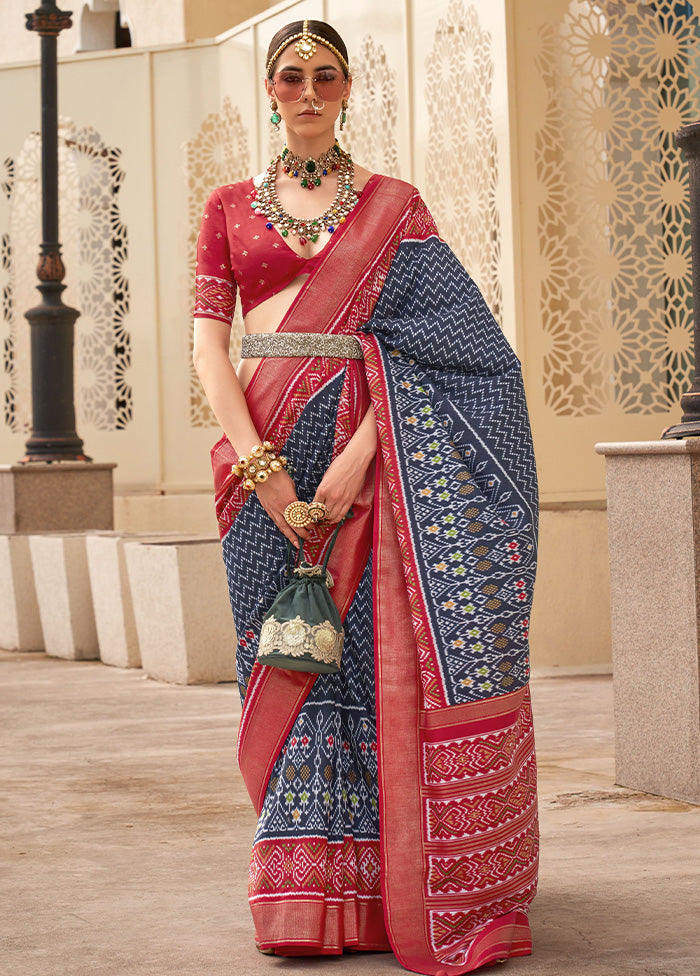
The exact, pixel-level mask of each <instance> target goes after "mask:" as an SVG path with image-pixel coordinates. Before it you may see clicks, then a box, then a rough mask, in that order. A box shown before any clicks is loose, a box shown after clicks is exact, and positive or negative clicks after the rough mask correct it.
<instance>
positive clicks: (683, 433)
mask: <svg viewBox="0 0 700 976" xmlns="http://www.w3.org/2000/svg"><path fill="white" fill-rule="evenodd" d="M686 437H700V420H687V421H686V422H685V423H683V424H674V425H673V426H672V427H667V428H666V430H664V431H662V432H661V440H662V441H669V440H681V439H685V438H686Z"/></svg>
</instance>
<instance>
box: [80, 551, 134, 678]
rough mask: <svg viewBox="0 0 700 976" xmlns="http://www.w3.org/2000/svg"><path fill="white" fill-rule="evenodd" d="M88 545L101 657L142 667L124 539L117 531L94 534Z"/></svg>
mask: <svg viewBox="0 0 700 976" xmlns="http://www.w3.org/2000/svg"><path fill="white" fill-rule="evenodd" d="M85 545H86V551H87V562H88V571H89V574H90V589H91V591H92V602H93V607H94V613H95V627H96V629H97V641H98V644H99V648H100V660H101V661H103V662H104V663H105V664H111V665H114V666H115V667H120V668H140V667H141V653H140V651H139V640H138V635H137V633H136V621H135V620H134V608H133V606H132V601H131V590H130V588H129V579H128V576H127V572H126V558H125V557H124V539H123V537H122V536H120V535H117V534H116V533H115V534H112V533H105V534H103V535H102V534H100V533H95V535H89V536H88V537H87V539H86V540H85Z"/></svg>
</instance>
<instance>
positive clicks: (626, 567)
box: [596, 438, 700, 804]
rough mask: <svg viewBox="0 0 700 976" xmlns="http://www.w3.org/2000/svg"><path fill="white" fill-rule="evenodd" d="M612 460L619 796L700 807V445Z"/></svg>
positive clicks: (645, 446) (632, 448)
mask: <svg viewBox="0 0 700 976" xmlns="http://www.w3.org/2000/svg"><path fill="white" fill-rule="evenodd" d="M596 451H597V453H598V454H602V455H604V456H605V461H606V476H607V494H608V532H609V548H610V584H611V602H612V645H613V683H614V691H615V770H616V780H617V782H618V783H619V784H620V785H621V786H627V787H630V788H631V789H635V790H642V791H644V792H646V793H655V794H659V795H661V796H668V797H673V798H674V799H677V800H685V801H687V802H690V803H697V804H700V668H699V661H700V654H699V652H700V641H699V610H700V438H697V439H696V438H691V439H688V440H667V441H648V442H647V441H643V442H639V443H615V444H597V445H596Z"/></svg>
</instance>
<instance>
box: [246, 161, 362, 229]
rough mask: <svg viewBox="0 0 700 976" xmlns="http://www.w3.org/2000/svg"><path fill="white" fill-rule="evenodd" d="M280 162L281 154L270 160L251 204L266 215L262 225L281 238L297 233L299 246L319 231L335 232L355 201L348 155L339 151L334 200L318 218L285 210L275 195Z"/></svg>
mask: <svg viewBox="0 0 700 976" xmlns="http://www.w3.org/2000/svg"><path fill="white" fill-rule="evenodd" d="M338 148H339V149H340V147H338ZM329 151H330V150H329ZM281 161H282V154H281V153H280V154H279V155H278V156H275V158H274V159H272V160H271V161H270V165H269V166H268V167H267V169H266V170H265V175H264V177H263V181H262V183H261V184H260V186H259V187H257V188H256V189H255V191H254V192H255V198H254V200H253V202H252V203H251V205H250V206H251V207H252V209H253V210H254V211H255V213H257V214H259V215H260V216H261V217H264V218H265V226H266V227H267V229H268V230H273V229H274V228H275V227H278V228H279V232H280V234H281V235H282V237H288V236H289V235H290V234H293V235H298V237H299V243H300V244H302V245H304V244H306V243H307V240H310V241H311V242H312V243H314V244H315V243H316V241H317V240H318V237H319V234H320V233H321V232H322V231H324V230H327V231H328V233H329V234H333V233H335V230H336V227H337V226H338V225H339V224H344V223H345V221H346V219H347V216H348V214H349V213H350V212H351V211H352V209H353V207H354V206H355V205H356V203H357V191H356V190H355V167H354V166H353V162H352V158H351V156H350V154H349V153H346V152H343V150H342V149H341V150H340V156H339V162H338V169H337V170H336V173H337V175H338V189H337V190H336V194H335V199H334V200H333V203H332V204H331V205H330V207H328V209H327V210H325V211H324V212H323V213H322V214H321V215H320V216H319V217H294V216H293V215H292V214H290V213H288V211H286V210H285V209H284V207H283V206H282V204H281V203H280V199H279V197H278V196H277V186H276V179H277V164H278V163H280V162H281Z"/></svg>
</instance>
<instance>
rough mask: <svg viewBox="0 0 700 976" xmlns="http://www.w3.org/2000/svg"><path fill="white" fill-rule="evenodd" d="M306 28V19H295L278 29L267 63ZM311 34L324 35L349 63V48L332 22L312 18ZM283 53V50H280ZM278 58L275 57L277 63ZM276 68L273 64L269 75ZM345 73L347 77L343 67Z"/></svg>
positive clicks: (271, 43)
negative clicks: (332, 25)
mask: <svg viewBox="0 0 700 976" xmlns="http://www.w3.org/2000/svg"><path fill="white" fill-rule="evenodd" d="M303 30H304V21H303V20H295V21H293V22H292V23H291V24H286V25H285V26H284V27H282V28H280V30H278V31H277V33H276V34H275V36H274V37H273V38H272V40H271V41H270V46H269V47H268V49H267V61H266V64H269V63H270V58H272V57H273V56H274V54H275V52H277V51H279V50H280V48H282V49H284V48H285V47H286V46H287V45H286V43H285V42H286V41H288V40H290V39H291V38H292V37H294V36H295V35H299V34H301V32H302V31H303ZM309 34H316V35H317V37H322V38H323V40H324V41H328V43H329V44H330V45H332V47H335V48H337V49H338V50H339V51H340V53H341V54H342V56H343V57H344V58H345V64H347V63H348V49H347V48H346V46H345V41H344V40H343V38H342V37H341V36H340V34H339V33H338V31H337V30H334V29H333V28H332V27H331V25H330V24H326V23H325V22H324V21H323V20H310V21H309ZM280 53H281V52H280ZM276 62H277V59H276V58H275V63H276ZM274 70H275V65H274V64H273V65H272V66H271V68H270V70H269V72H268V76H269V77H270V78H271V77H272V72H273V71H274ZM343 74H344V75H345V77H346V78H347V76H348V72H347V70H346V69H345V67H343Z"/></svg>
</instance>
